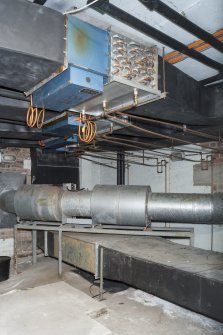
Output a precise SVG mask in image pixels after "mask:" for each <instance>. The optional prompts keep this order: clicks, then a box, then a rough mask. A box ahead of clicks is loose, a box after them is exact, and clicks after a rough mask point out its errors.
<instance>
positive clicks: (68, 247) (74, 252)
mask: <svg viewBox="0 0 223 335" xmlns="http://www.w3.org/2000/svg"><path fill="white" fill-rule="evenodd" d="M60 231H62V230H60ZM58 238H59V235H58V233H54V250H53V254H52V250H50V251H51V254H50V255H51V256H55V257H58V255H59V250H58V246H59V242H58ZM62 254H63V256H62V257H63V261H64V262H67V263H69V264H75V266H77V267H78V268H81V269H83V270H85V271H88V272H91V273H95V244H94V243H85V242H84V241H81V240H77V239H73V238H72V237H71V236H69V235H66V234H65V233H63V236H62Z"/></svg>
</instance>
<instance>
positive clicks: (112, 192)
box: [91, 185, 151, 226]
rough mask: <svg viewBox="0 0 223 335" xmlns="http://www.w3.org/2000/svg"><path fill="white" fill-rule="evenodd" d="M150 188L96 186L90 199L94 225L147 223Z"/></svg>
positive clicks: (137, 224) (135, 224)
mask: <svg viewBox="0 0 223 335" xmlns="http://www.w3.org/2000/svg"><path fill="white" fill-rule="evenodd" d="M150 192H151V189H150V186H132V185H131V186H124V185H118V186H111V185H96V186H95V187H94V189H93V192H92V198H91V216H92V220H93V222H94V223H95V224H103V223H107V224H114V225H129V226H140V225H141V226H143V225H145V224H146V223H147V208H146V205H147V199H148V195H149V193H150Z"/></svg>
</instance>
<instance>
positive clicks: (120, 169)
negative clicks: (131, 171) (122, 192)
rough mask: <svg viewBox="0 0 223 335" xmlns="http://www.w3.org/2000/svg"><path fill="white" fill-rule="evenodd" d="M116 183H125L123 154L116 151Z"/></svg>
mask: <svg viewBox="0 0 223 335" xmlns="http://www.w3.org/2000/svg"><path fill="white" fill-rule="evenodd" d="M117 185H125V154H124V152H118V153H117Z"/></svg>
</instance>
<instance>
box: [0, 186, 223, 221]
mask: <svg viewBox="0 0 223 335" xmlns="http://www.w3.org/2000/svg"><path fill="white" fill-rule="evenodd" d="M5 199H8V200H7V201H8V204H7V202H6V201H5ZM0 200H1V202H0V206H1V208H2V209H4V210H5V211H8V212H10V211H12V210H13V201H14V211H15V213H16V214H17V215H18V216H19V217H20V218H21V219H25V220H41V221H61V220H62V217H77V218H78V217H81V218H83V217H87V218H88V219H89V218H90V217H91V218H92V221H93V224H96V225H97V224H109V225H120V226H141V227H143V226H147V225H148V223H150V222H151V221H158V222H188V223H191V222H192V223H209V224H210V223H217V224H222V223H223V209H222V203H223V193H215V194H183V193H152V192H151V189H150V187H149V186H133V185H131V186H125V185H118V186H114V185H96V186H95V187H94V189H93V191H75V192H70V191H63V190H62V189H60V188H58V187H53V186H46V185H32V186H28V185H26V186H24V187H22V188H20V189H19V190H18V191H16V192H15V193H8V194H7V196H4V194H3V196H2V198H0Z"/></svg>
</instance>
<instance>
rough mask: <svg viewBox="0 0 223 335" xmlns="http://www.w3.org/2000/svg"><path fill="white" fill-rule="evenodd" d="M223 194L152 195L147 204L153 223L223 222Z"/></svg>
mask: <svg viewBox="0 0 223 335" xmlns="http://www.w3.org/2000/svg"><path fill="white" fill-rule="evenodd" d="M222 203H223V193H218V194H217V193H216V194H213V195H212V194H186V193H169V194H166V193H150V195H149V200H148V203H147V211H148V216H149V218H150V219H151V221H159V222H164V221H166V222H179V223H181V222H182V223H184V222H185V223H211V222H215V223H218V222H223V209H222Z"/></svg>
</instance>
